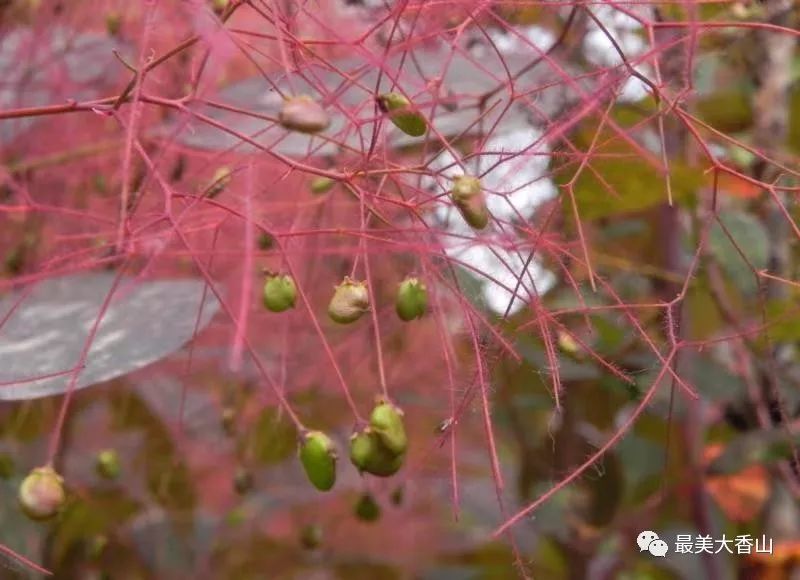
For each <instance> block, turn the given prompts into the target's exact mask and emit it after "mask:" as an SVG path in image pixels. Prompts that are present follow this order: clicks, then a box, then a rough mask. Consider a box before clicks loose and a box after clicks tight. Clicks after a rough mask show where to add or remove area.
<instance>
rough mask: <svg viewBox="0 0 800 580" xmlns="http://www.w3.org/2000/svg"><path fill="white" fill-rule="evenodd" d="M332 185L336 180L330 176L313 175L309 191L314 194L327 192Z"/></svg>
mask: <svg viewBox="0 0 800 580" xmlns="http://www.w3.org/2000/svg"><path fill="white" fill-rule="evenodd" d="M334 185H336V181H335V180H333V179H331V178H330V177H315V178H314V179H312V180H311V193H313V194H315V195H321V194H323V193H328V192H329V191H330V190H331V189H332V188H333V186H334Z"/></svg>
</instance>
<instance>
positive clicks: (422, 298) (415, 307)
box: [395, 278, 428, 322]
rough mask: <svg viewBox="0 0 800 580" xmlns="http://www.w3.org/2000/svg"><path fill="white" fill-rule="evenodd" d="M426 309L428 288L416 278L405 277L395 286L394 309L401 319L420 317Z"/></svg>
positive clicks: (407, 320)
mask: <svg viewBox="0 0 800 580" xmlns="http://www.w3.org/2000/svg"><path fill="white" fill-rule="evenodd" d="M427 309H428V289H427V288H426V287H425V284H423V283H422V282H420V281H419V280H418V279H417V278H406V279H405V280H403V281H402V282H400V286H398V288H397V299H396V301H395V310H396V311H397V316H399V317H400V319H401V320H405V321H406V322H409V321H411V320H414V319H415V318H421V317H422V315H423V314H425V311H426V310H427Z"/></svg>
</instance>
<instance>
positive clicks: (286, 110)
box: [278, 95, 331, 133]
mask: <svg viewBox="0 0 800 580" xmlns="http://www.w3.org/2000/svg"><path fill="white" fill-rule="evenodd" d="M278 120H279V121H280V124H281V125H283V127H284V128H285V129H289V130H290V131H298V132H299V133H319V132H320V131H324V130H325V129H327V128H328V127H329V126H330V124H331V120H330V117H328V113H326V112H325V109H323V108H322V106H321V105H320V104H319V103H318V102H316V101H315V100H314V99H312V98H311V97H309V96H307V95H300V96H297V97H291V98H289V99H286V100H285V101H284V102H283V108H282V109H281V112H280V114H279V115H278Z"/></svg>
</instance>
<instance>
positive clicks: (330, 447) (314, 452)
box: [300, 431, 337, 491]
mask: <svg viewBox="0 0 800 580" xmlns="http://www.w3.org/2000/svg"><path fill="white" fill-rule="evenodd" d="M336 459H337V454H336V445H335V444H334V443H333V441H332V440H331V438H330V437H328V436H327V435H326V434H325V433H323V432H321V431H310V432H308V433H306V434H305V436H304V437H303V442H302V443H301V445H300V462H301V463H302V464H303V468H304V469H305V471H306V476H308V480H309V481H310V482H311V484H312V485H313V486H314V487H316V488H317V489H318V490H320V491H328V490H330V489H332V488H333V485H334V484H335V483H336Z"/></svg>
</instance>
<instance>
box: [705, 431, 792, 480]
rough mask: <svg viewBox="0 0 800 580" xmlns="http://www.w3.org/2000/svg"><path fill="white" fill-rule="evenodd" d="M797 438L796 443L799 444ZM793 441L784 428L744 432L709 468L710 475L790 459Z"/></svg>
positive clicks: (730, 472) (724, 473)
mask: <svg viewBox="0 0 800 580" xmlns="http://www.w3.org/2000/svg"><path fill="white" fill-rule="evenodd" d="M797 439H798V438H795V441H794V444H795V445H797V444H798V440H797ZM791 455H792V442H791V441H790V440H789V439H788V438H787V436H786V431H785V430H783V429H769V430H766V431H754V432H750V433H744V434H742V435H739V436H738V437H735V438H734V439H733V440H731V442H730V443H728V445H726V446H725V449H724V450H723V452H722V453H721V454H720V455H719V456H718V457H717V458H716V459H714V461H712V462H711V464H710V465H709V466H708V468H707V472H708V474H709V475H730V474H733V473H738V472H739V471H742V470H743V469H745V468H746V467H748V466H750V465H753V464H756V463H758V464H766V463H773V462H775V461H780V460H782V459H788V458H789V457H791Z"/></svg>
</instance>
